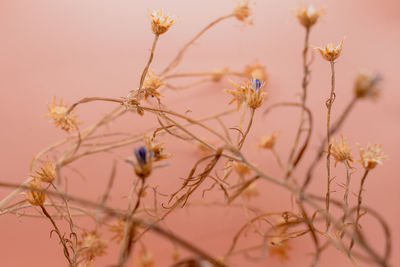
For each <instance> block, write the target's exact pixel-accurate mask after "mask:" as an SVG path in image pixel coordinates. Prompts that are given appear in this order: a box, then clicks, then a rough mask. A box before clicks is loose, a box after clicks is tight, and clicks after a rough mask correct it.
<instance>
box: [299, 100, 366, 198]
mask: <svg viewBox="0 0 400 267" xmlns="http://www.w3.org/2000/svg"><path fill="white" fill-rule="evenodd" d="M357 100H358V98H357V97H353V98H352V100H351V101H350V102H349V104H347V106H346V108H345V109H344V111H343V113H342V114H341V115H340V117H339V119H337V120H336V122H335V123H333V124H332V127H331V129H330V131H331V135H333V134H334V133H336V132H337V131H338V130H339V129H340V128H341V127H342V125H343V123H344V122H345V120H346V118H347V117H348V116H349V114H350V112H351V111H352V110H353V108H354V106H355V104H356V103H357ZM325 144H326V137H325V138H324V139H323V140H322V142H321V144H320V145H319V148H318V150H317V154H316V156H315V159H314V160H313V161H312V163H311V165H310V166H309V167H308V170H307V174H306V179H305V180H304V183H303V190H305V189H306V187H307V186H308V185H309V184H310V182H311V179H312V176H313V173H314V169H315V167H317V164H318V163H319V161H320V160H321V158H322V155H323V154H324V149H325Z"/></svg>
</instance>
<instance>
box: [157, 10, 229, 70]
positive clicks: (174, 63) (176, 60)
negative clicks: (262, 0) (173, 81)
mask: <svg viewBox="0 0 400 267" xmlns="http://www.w3.org/2000/svg"><path fill="white" fill-rule="evenodd" d="M233 16H234V15H233V14H229V15H226V16H222V17H219V18H217V19H216V20H214V21H212V22H210V23H209V24H208V25H207V26H206V27H204V28H203V29H202V30H201V31H200V32H199V33H198V34H196V35H195V36H194V37H193V38H192V39H191V40H190V41H189V42H187V43H186V44H185V45H184V46H183V47H182V48H181V49H180V50H179V52H178V54H177V55H176V57H175V58H174V59H173V60H172V62H171V63H170V64H169V65H168V66H167V67H166V68H165V69H164V70H163V71H162V72H161V75H164V74H165V73H167V72H169V71H171V70H172V69H173V68H175V67H176V66H178V64H179V62H180V61H181V60H182V57H183V55H184V53H185V52H186V50H187V49H188V48H189V46H191V45H192V44H193V43H194V42H196V41H197V39H199V38H200V37H201V36H202V35H203V34H204V33H205V32H206V31H207V30H209V29H210V28H211V27H213V26H214V25H215V24H217V23H219V22H221V21H223V20H225V19H228V18H231V17H233Z"/></svg>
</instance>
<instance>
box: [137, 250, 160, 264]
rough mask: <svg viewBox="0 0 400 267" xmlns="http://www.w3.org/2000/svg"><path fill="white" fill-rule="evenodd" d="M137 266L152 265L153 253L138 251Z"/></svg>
mask: <svg viewBox="0 0 400 267" xmlns="http://www.w3.org/2000/svg"><path fill="white" fill-rule="evenodd" d="M136 262H137V266H139V267H154V266H155V264H154V258H153V255H152V254H151V253H150V252H148V251H145V250H141V251H140V252H139V257H138V259H137V260H136Z"/></svg>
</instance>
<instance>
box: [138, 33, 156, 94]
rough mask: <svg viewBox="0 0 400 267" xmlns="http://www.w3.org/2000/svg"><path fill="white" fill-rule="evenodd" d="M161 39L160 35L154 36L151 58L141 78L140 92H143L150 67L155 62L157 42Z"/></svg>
mask: <svg viewBox="0 0 400 267" xmlns="http://www.w3.org/2000/svg"><path fill="white" fill-rule="evenodd" d="M159 37H160V35H158V34H155V35H154V41H153V45H152V46H151V51H150V57H149V60H148V61H147V64H146V66H145V67H144V70H143V72H142V76H141V77H140V84H139V90H142V86H143V83H144V79H145V78H146V75H147V72H148V71H149V67H150V64H151V62H152V61H153V57H154V51H155V49H156V44H157V41H158V38H159Z"/></svg>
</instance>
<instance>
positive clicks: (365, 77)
mask: <svg viewBox="0 0 400 267" xmlns="http://www.w3.org/2000/svg"><path fill="white" fill-rule="evenodd" d="M381 81H382V76H381V75H379V74H371V73H368V72H360V73H359V74H358V75H357V77H356V80H355V82H354V94H355V95H356V97H357V98H371V99H376V98H377V97H378V96H379V94H380V89H379V83H380V82H381Z"/></svg>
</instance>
